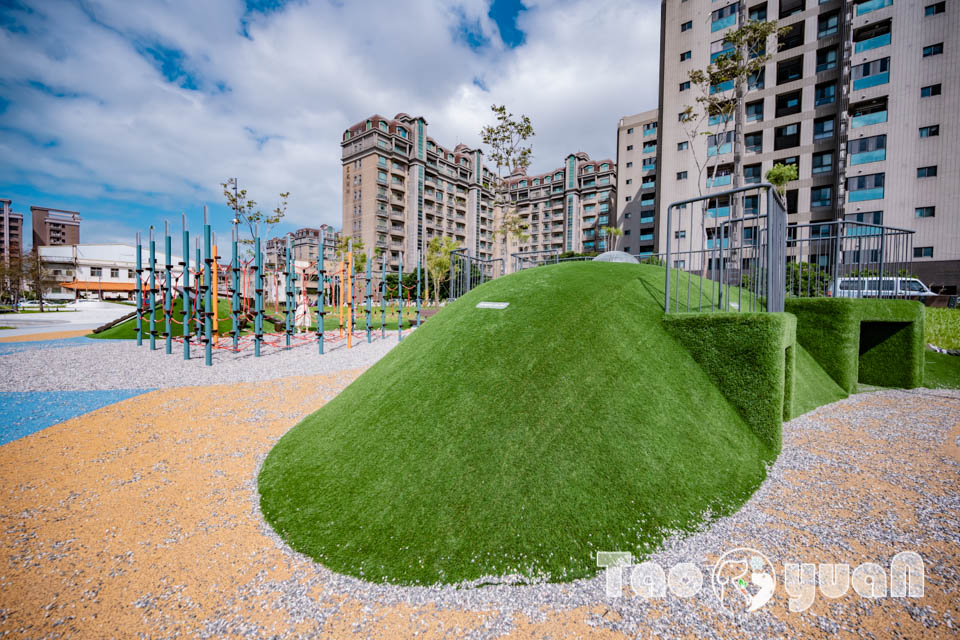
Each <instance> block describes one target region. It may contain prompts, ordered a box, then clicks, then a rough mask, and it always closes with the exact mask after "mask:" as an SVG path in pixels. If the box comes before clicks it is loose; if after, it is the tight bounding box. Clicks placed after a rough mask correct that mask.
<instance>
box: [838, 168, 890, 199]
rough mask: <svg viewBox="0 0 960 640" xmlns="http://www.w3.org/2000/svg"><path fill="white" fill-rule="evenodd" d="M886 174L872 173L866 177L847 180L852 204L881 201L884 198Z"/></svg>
mask: <svg viewBox="0 0 960 640" xmlns="http://www.w3.org/2000/svg"><path fill="white" fill-rule="evenodd" d="M883 183H884V174H882V173H872V174H870V175H866V176H856V177H854V178H847V192H848V193H849V199H850V202H862V201H864V200H879V199H881V198H883Z"/></svg>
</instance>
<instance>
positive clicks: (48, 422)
mask: <svg viewBox="0 0 960 640" xmlns="http://www.w3.org/2000/svg"><path fill="white" fill-rule="evenodd" d="M70 339H71V340H73V339H74V338H70ZM81 339H83V338H81ZM14 344H20V343H14ZM148 391H153V389H112V390H109V391H5V392H0V445H4V444H7V443H8V442H12V441H13V440H17V439H18V438H22V437H24V436H28V435H30V434H31V433H35V432H37V431H40V430H41V429H45V428H47V427H49V426H52V425H55V424H57V423H59V422H63V421H64V420H69V419H70V418H75V417H76V416H79V415H82V414H84V413H89V412H90V411H95V410H96V409H99V408H100V407H105V406H107V405H108V404H113V403H114V402H120V401H121V400H126V399H127V398H132V397H134V396H138V395H140V394H142V393H147V392H148Z"/></svg>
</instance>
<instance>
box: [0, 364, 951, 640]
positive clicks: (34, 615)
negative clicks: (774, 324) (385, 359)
mask: <svg viewBox="0 0 960 640" xmlns="http://www.w3.org/2000/svg"><path fill="white" fill-rule="evenodd" d="M359 373H360V370H352V371H341V372H336V373H331V374H325V375H315V376H309V377H299V378H286V379H279V380H272V381H265V382H257V383H237V384H233V385H222V386H210V387H183V388H176V389H165V390H160V391H154V392H150V393H147V394H144V395H140V396H137V397H135V398H131V399H128V400H125V401H123V402H120V403H117V404H114V405H111V406H107V407H104V408H102V409H100V410H98V411H95V412H93V413H89V414H86V415H83V416H80V417H77V418H74V419H72V420H69V421H67V422H64V423H61V424H59V425H56V426H53V427H50V428H48V429H45V430H43V431H40V432H38V433H35V434H33V435H31V436H28V437H25V438H22V439H20V440H17V441H15V442H11V443H9V444H6V445H4V446H2V447H0V593H2V594H3V595H2V596H0V636H2V635H4V634H5V633H11V634H12V635H14V636H28V637H40V636H54V635H57V634H62V635H64V636H79V637H134V636H137V635H141V636H150V637H175V636H185V637H267V636H272V635H273V634H279V635H293V636H300V637H304V636H323V637H348V636H351V635H355V636H356V637H366V638H397V637H411V636H413V635H414V634H418V636H419V637H428V638H444V637H461V636H470V637H557V638H559V637H591V638H593V637H598V638H623V637H629V638H634V637H638V634H642V636H643V637H651V636H653V635H659V636H660V637H701V638H710V637H724V638H729V637H774V636H775V637H809V636H815V637H824V638H828V637H829V638H834V637H838V636H839V637H859V636H861V635H865V634H867V635H871V636H873V637H910V638H918V637H931V638H933V637H940V638H942V637H951V636H953V637H956V635H957V629H958V626H957V625H958V622H960V605H958V585H960V535H958V530H960V525H958V515H957V514H958V513H960V483H958V478H960V392H952V391H936V392H934V391H927V390H918V391H913V392H904V391H883V392H878V393H870V394H862V395H859V396H856V397H853V398H850V399H848V400H845V401H842V402H840V403H837V404H835V405H832V406H830V407H825V408H821V409H820V410H818V411H816V412H813V413H812V414H808V415H807V416H804V417H801V418H799V419H797V420H794V421H793V422H791V423H789V424H788V425H785V429H784V453H783V454H782V455H781V457H780V459H779V460H778V461H777V464H776V465H775V466H774V467H773V468H772V469H771V471H770V477H769V479H768V481H767V482H766V483H765V484H764V485H763V487H761V489H760V490H759V491H758V492H757V493H756V494H755V495H754V496H753V498H751V499H750V500H749V501H748V503H747V504H746V505H745V506H744V507H743V508H742V509H741V510H740V511H739V512H738V513H737V514H735V515H733V516H731V517H729V518H724V519H722V520H720V521H718V522H716V523H715V524H714V525H713V526H712V527H710V528H709V529H707V530H705V531H704V532H702V533H699V534H697V535H693V536H687V537H684V538H679V539H677V540H676V541H675V543H674V544H672V545H671V546H670V547H669V548H667V549H664V550H662V551H660V552H658V553H657V554H655V555H654V556H653V559H654V560H657V561H658V562H661V563H665V567H667V568H669V566H671V563H676V562H679V561H687V562H693V563H695V564H697V565H699V566H702V567H704V571H705V575H706V576H707V580H709V575H710V574H709V567H711V566H712V564H713V563H714V562H715V561H716V559H717V558H718V557H719V555H720V554H721V553H722V552H723V551H725V550H728V549H731V548H734V547H739V546H746V547H752V548H756V549H759V550H761V551H763V552H764V553H765V554H767V556H768V557H769V558H770V559H771V561H772V562H773V564H774V565H775V566H776V567H777V569H778V571H781V576H780V577H781V578H782V566H783V563H785V562H791V561H796V562H846V563H849V564H850V565H853V566H856V565H858V564H859V563H862V562H866V561H871V562H876V563H878V564H880V565H881V566H883V567H889V560H890V558H892V556H893V555H894V554H895V553H897V552H898V551H903V550H914V551H918V552H919V553H920V554H921V555H922V557H923V558H924V561H925V564H926V576H925V578H926V580H925V583H926V593H925V595H924V597H923V598H920V599H902V598H900V599H898V598H881V599H876V600H868V599H864V598H861V597H860V596H858V595H856V594H855V593H854V592H853V591H848V592H847V593H846V595H844V596H843V597H840V598H838V599H828V598H826V597H825V596H822V595H819V594H818V595H817V597H816V599H815V601H814V602H813V604H812V606H811V607H810V608H809V609H808V610H806V611H805V612H802V613H791V612H789V611H788V610H787V596H786V594H785V593H784V591H783V588H782V583H781V586H780V587H779V588H778V590H777V591H776V593H775V595H774V598H773V600H772V601H771V602H770V603H769V604H768V605H767V606H766V607H764V608H763V609H761V610H760V611H759V612H756V613H754V614H749V616H747V617H744V618H732V617H730V616H729V615H728V614H726V613H725V612H724V611H723V610H722V609H720V608H719V607H718V606H717V603H716V602H715V601H714V599H713V598H712V597H710V596H708V595H707V594H708V591H709V589H708V588H707V586H708V585H706V584H705V588H704V591H702V592H701V593H700V594H698V595H697V596H694V597H692V598H689V599H679V598H667V599H658V600H645V599H643V598H639V597H638V596H636V595H635V594H632V593H631V592H630V591H629V588H625V590H624V596H623V597H621V598H614V599H610V598H606V597H605V596H604V578H603V576H600V577H598V578H597V579H594V580H592V581H584V582H581V583H573V584H570V585H543V586H537V585H534V586H527V587H510V586H493V587H483V588H479V589H459V590H458V589H454V588H450V587H447V588H442V589H425V588H419V589H403V588H398V587H385V586H383V585H368V584H366V583H361V582H359V581H357V580H353V579H348V578H345V577H343V576H337V575H334V574H331V573H330V572H328V571H326V570H325V569H324V568H323V567H321V566H319V565H316V564H314V563H313V562H311V561H310V560H309V559H306V558H304V557H302V556H300V555H298V554H296V553H293V552H291V551H290V550H288V549H287V548H286V547H285V546H284V545H283V544H282V543H281V542H280V541H279V539H278V538H277V537H276V536H275V535H274V534H273V533H272V531H271V530H270V529H269V527H268V526H267V525H266V524H265V523H264V522H263V520H262V518H261V517H260V515H259V510H258V506H257V505H258V498H257V493H256V484H255V482H256V474H257V469H258V465H259V464H260V462H261V461H262V459H263V457H264V456H265V455H266V453H267V452H268V451H269V450H270V448H271V446H272V445H273V444H274V442H275V441H276V440H277V439H278V438H279V437H280V436H281V435H282V434H283V433H284V432H286V431H287V430H288V429H289V428H290V427H291V426H292V425H294V424H295V423H296V422H297V421H299V420H300V419H301V418H302V417H304V416H305V415H307V414H309V413H310V412H312V411H314V410H316V409H317V408H318V407H320V406H321V405H323V404H324V403H325V402H326V401H328V400H329V399H330V398H332V397H333V396H334V395H336V394H337V393H338V392H339V391H340V390H342V389H343V388H344V387H345V386H346V385H347V384H348V383H349V382H350V381H352V380H353V379H354V378H355V377H356V376H357V375H359ZM627 584H628V583H627Z"/></svg>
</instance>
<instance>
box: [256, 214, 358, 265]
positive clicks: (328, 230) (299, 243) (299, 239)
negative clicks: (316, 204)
mask: <svg viewBox="0 0 960 640" xmlns="http://www.w3.org/2000/svg"><path fill="white" fill-rule="evenodd" d="M321 230H322V231H323V247H324V251H323V261H324V264H325V265H326V266H325V268H326V269H332V268H333V265H334V262H335V261H336V258H337V244H338V243H339V242H340V232H339V231H337V230H336V229H335V228H334V227H333V226H331V225H328V224H323V225H320V227H319V228H312V227H304V228H302V229H297V230H296V231H291V232H288V233H285V234H283V235H282V236H280V237H279V238H271V239H270V240H268V241H267V243H266V247H265V251H264V253H265V254H266V257H265V260H266V263H267V264H268V265H279V264H282V263H283V261H284V260H286V255H287V240H288V239H289V240H290V247H291V250H292V253H293V259H294V260H295V261H297V262H304V263H316V261H317V255H318V253H319V250H320V232H321Z"/></svg>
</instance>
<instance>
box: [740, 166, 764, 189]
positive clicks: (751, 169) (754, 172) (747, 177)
mask: <svg viewBox="0 0 960 640" xmlns="http://www.w3.org/2000/svg"><path fill="white" fill-rule="evenodd" d="M762 178H763V171H762V169H761V167H760V165H759V164H748V165H745V166H744V167H743V181H744V183H746V184H758V183H759V182H760V181H761V180H762Z"/></svg>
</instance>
